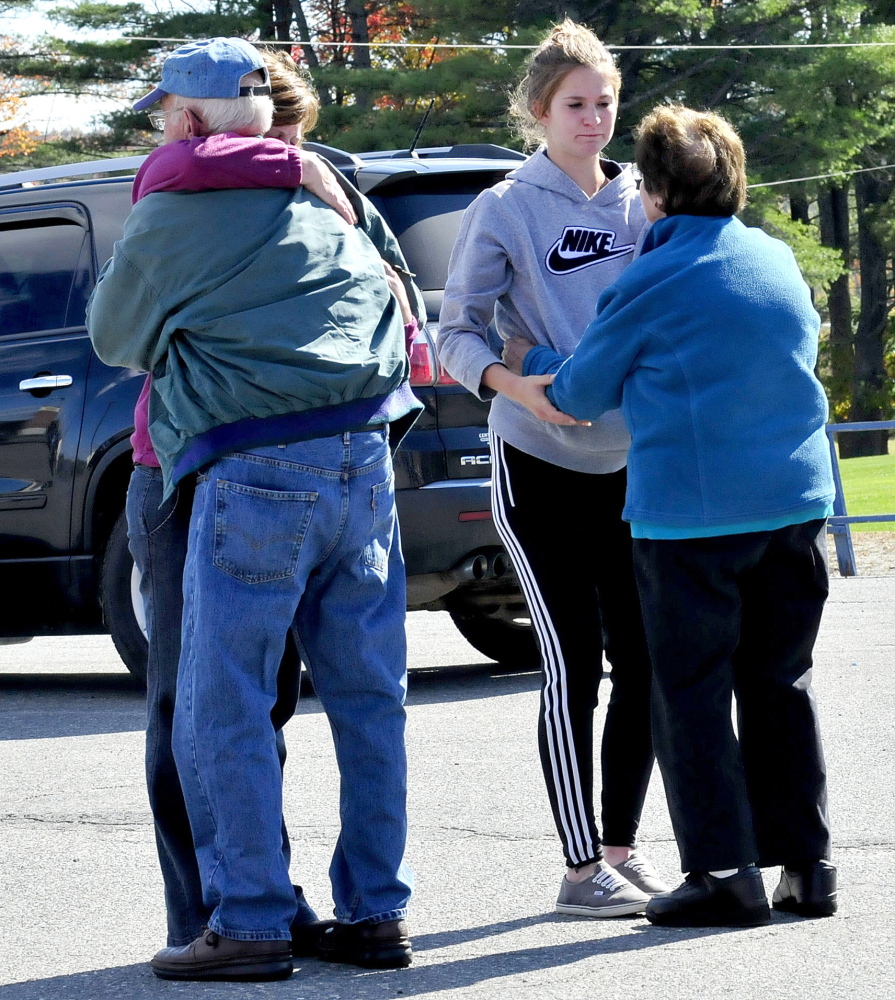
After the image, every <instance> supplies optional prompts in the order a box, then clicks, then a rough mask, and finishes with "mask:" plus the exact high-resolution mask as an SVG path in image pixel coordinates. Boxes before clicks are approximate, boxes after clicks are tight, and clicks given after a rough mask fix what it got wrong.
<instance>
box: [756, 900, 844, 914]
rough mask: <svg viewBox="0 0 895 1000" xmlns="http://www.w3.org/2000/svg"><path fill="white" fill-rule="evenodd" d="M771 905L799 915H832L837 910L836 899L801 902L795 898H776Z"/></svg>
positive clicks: (783, 911)
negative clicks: (821, 901) (822, 901)
mask: <svg viewBox="0 0 895 1000" xmlns="http://www.w3.org/2000/svg"><path fill="white" fill-rule="evenodd" d="M771 906H773V907H774V909H775V910H779V911H780V912H781V913H793V914H795V915H796V916H797V917H832V916H833V915H834V914H835V913H836V910H837V908H838V907H837V904H836V900H835V899H831V900H828V901H827V902H825V903H800V902H798V900H795V899H781V900H779V901H778V900H776V899H775V900H774V901H773V902H772V903H771Z"/></svg>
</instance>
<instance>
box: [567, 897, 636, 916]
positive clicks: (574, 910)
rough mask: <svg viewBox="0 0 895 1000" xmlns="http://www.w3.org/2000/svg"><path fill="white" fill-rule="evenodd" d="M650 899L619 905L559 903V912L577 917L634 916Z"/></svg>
mask: <svg viewBox="0 0 895 1000" xmlns="http://www.w3.org/2000/svg"><path fill="white" fill-rule="evenodd" d="M648 902H649V900H648V899H644V900H643V902H642V903H621V904H619V905H618V906H600V907H597V906H575V905H574V904H573V903H557V904H556V912H557V913H570V914H573V915H574V916H576V917H597V918H602V917H633V916H634V915H635V914H638V913H643V911H644V910H645V909H646V904H647V903H648Z"/></svg>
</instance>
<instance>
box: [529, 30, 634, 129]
mask: <svg viewBox="0 0 895 1000" xmlns="http://www.w3.org/2000/svg"><path fill="white" fill-rule="evenodd" d="M582 66H584V67H585V68H587V69H592V70H593V71H594V72H595V73H601V74H602V75H603V76H605V77H606V80H607V81H608V82H609V84H610V86H611V87H612V89H613V91H614V92H615V96H616V97H618V92H619V90H621V85H622V78H621V74H620V73H619V71H618V67H617V66H616V65H615V60H614V59H613V58H612V53H611V52H610V51H609V49H607V48H606V46H605V45H604V44H603V43H602V42H601V41H600V39H599V38H597V36H596V35H595V34H594V33H593V32H592V31H591V30H590V28H585V27H584V25H583V24H576V23H575V22H574V21H572V20H570V19H569V18H566V19H565V20H564V21H563V22H562V24H557V25H556V26H555V27H554V28H553V30H552V31H551V32H550V34H549V35H548V36H547V37H546V38H545V39H544V41H543V42H541V44H540V45H539V46H538V47H537V49H535V51H534V53H533V54H532V56H531V58H530V59H529V60H528V63H527V65H526V70H525V76H524V77H523V78H522V82H521V83H520V84H519V86H518V87H517V88H516V90H515V91H514V92H513V94H512V95H511V97H510V121H511V124H512V125H513V126H514V128H515V129H516V131H517V132H518V133H519V134H520V135H521V136H522V138H523V139H524V140H525V144H526V145H527V146H536V145H538V143H540V142H541V141H542V139H543V136H544V130H543V128H542V126H541V125H540V124H539V122H538V119H539V118H540V117H541V115H543V114H544V112H545V111H547V109H548V108H549V107H550V102H551V100H553V95H554V94H555V93H556V91H557V90H558V89H559V87H560V85H561V84H562V82H563V80H564V79H565V78H566V76H567V75H568V74H569V73H571V72H572V70H574V69H579V68H580V67H582Z"/></svg>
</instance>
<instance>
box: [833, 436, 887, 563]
mask: <svg viewBox="0 0 895 1000" xmlns="http://www.w3.org/2000/svg"><path fill="white" fill-rule="evenodd" d="M893 428H895V420H869V421H865V422H864V423H857V424H827V427H826V431H827V441H828V442H829V444H830V457H831V458H832V459H833V480H834V482H835V483H836V496H835V498H834V500H833V516H832V517H831V518H830V519H829V520H828V521H827V531H828V532H829V534H831V535H832V536H833V542H834V544H835V546H836V562H837V563H838V564H839V573H840V575H841V576H857V575H858V567H857V563H856V561H855V550H854V547H853V545H852V540H851V526H852V525H853V524H867V523H868V522H876V521H895V514H849V513H848V510H847V509H846V506H845V492H844V491H843V489H842V477H841V475H840V474H839V456H838V455H837V454H836V435H837V434H842V433H845V432H848V431H885V430H892V429H893Z"/></svg>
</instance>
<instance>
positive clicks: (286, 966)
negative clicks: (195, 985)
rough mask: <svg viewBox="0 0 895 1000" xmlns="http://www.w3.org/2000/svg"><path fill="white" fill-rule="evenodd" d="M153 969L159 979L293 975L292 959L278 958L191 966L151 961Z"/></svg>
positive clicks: (248, 979) (263, 978) (267, 979)
mask: <svg viewBox="0 0 895 1000" xmlns="http://www.w3.org/2000/svg"><path fill="white" fill-rule="evenodd" d="M150 966H151V968H152V971H153V972H154V973H155V974H156V975H157V976H158V977H159V979H189V980H199V981H204V982H231V981H232V982H259V983H266V982H273V981H275V980H279V979H288V978H289V977H290V976H291V975H292V959H291V958H288V959H277V961H275V962H271V961H266V962H254V963H253V962H234V963H232V964H229V965H227V964H224V963H220V962H216V963H212V962H206V963H204V964H202V965H195V966H193V967H191V968H186V967H179V968H178V967H175V966H167V967H165V966H159V965H155V964H153V963H151V962H150Z"/></svg>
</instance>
